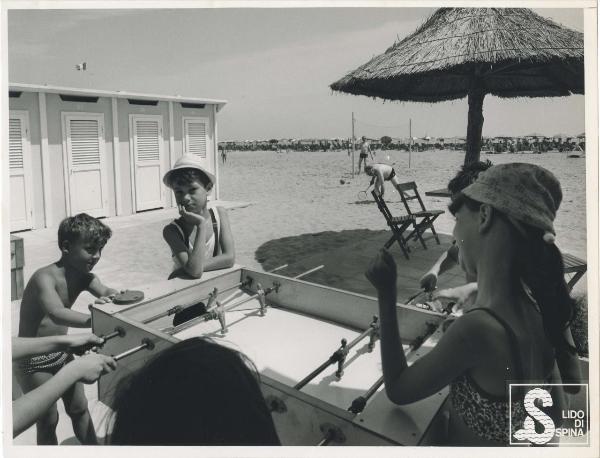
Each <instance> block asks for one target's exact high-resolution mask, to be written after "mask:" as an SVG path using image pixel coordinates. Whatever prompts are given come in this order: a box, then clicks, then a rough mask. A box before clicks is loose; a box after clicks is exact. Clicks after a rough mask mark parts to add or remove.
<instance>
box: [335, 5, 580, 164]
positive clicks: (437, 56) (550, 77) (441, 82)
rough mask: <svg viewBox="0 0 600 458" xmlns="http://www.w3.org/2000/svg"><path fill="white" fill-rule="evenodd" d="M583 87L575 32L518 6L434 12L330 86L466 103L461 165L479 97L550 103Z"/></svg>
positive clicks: (474, 153)
mask: <svg viewBox="0 0 600 458" xmlns="http://www.w3.org/2000/svg"><path fill="white" fill-rule="evenodd" d="M583 86H584V73H583V34H582V33H581V32H576V31H573V30H570V29H568V28H566V27H562V26H560V25H558V24H556V23H554V22H552V21H550V20H549V19H545V18H543V17H541V16H539V15H537V14H535V13H534V12H533V11H531V10H529V9H526V8H442V9H439V10H437V11H436V12H435V13H434V14H433V15H432V16H431V17H430V18H429V19H428V20H427V21H426V22H425V23H424V24H423V25H422V26H421V27H420V28H419V29H418V30H417V31H416V32H414V33H413V34H412V35H409V36H408V37H406V38H404V39H403V40H401V41H399V42H397V43H395V44H394V45H393V46H392V47H390V48H389V49H388V50H387V51H385V53H383V54H380V55H379V56H376V57H374V58H373V59H371V60H370V61H369V62H367V63H366V64H364V65H361V66H360V67H358V68H357V69H356V70H353V71H352V72H350V73H349V74H347V75H346V76H345V77H343V78H342V79H340V80H339V81H336V82H335V83H333V84H331V86H330V87H331V89H333V90H335V91H341V92H346V93H349V94H356V95H367V96H371V97H380V98H382V99H388V100H401V101H411V102H441V101H445V100H453V99H461V98H463V97H465V96H466V97H468V103H469V117H468V126H467V154H466V157H465V164H466V163H469V162H474V161H477V160H479V152H480V148H481V130H482V127H483V99H484V97H485V95H486V94H492V95H495V96H497V97H506V98H508V97H556V96H566V95H570V94H583V93H584V87H583Z"/></svg>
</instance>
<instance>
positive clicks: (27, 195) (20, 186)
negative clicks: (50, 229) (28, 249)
mask: <svg viewBox="0 0 600 458" xmlns="http://www.w3.org/2000/svg"><path fill="white" fill-rule="evenodd" d="M28 126H29V115H28V113H27V112H26V111H21V110H15V111H11V112H10V116H9V120H8V168H9V171H10V173H9V175H10V230H11V231H20V230H23V229H31V228H32V227H33V186H32V181H31V153H30V148H29V135H28Z"/></svg>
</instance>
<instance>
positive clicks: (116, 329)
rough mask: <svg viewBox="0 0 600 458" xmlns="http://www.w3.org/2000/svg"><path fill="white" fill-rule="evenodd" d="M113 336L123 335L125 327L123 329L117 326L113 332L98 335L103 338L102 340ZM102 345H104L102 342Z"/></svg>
mask: <svg viewBox="0 0 600 458" xmlns="http://www.w3.org/2000/svg"><path fill="white" fill-rule="evenodd" d="M115 337H125V329H123V328H122V327H121V326H117V327H116V328H115V330H114V331H113V332H111V333H108V334H106V335H103V336H100V338H101V339H103V340H104V342H106V341H107V340H110V339H114V338H115ZM102 345H104V343H103V344H102Z"/></svg>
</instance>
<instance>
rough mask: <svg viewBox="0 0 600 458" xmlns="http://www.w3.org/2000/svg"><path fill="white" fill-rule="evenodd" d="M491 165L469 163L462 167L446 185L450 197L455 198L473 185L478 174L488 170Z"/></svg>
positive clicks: (482, 162)
mask: <svg viewBox="0 0 600 458" xmlns="http://www.w3.org/2000/svg"><path fill="white" fill-rule="evenodd" d="M492 165H493V164H492V163H491V162H490V161H489V160H487V161H477V162H471V163H470V164H466V165H463V166H462V167H461V168H460V170H459V171H458V173H457V174H456V176H455V177H454V178H452V179H451V180H450V182H449V183H448V190H449V191H450V193H451V194H452V196H456V195H457V194H458V193H459V192H461V191H462V190H463V189H465V188H466V187H467V186H469V185H470V184H471V183H473V182H474V181H475V180H476V179H477V177H478V176H479V174H480V173H481V172H483V171H485V170H487V169H489V168H490V167H491V166H492Z"/></svg>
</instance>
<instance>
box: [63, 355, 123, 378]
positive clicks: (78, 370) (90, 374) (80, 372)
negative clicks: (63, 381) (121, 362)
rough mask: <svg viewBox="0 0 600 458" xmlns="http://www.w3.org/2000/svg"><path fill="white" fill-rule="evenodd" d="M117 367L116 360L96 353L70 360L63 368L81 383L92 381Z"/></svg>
mask: <svg viewBox="0 0 600 458" xmlns="http://www.w3.org/2000/svg"><path fill="white" fill-rule="evenodd" d="M116 368H117V362H116V361H115V360H114V358H112V357H110V356H106V355H101V354H98V353H90V354H89V355H85V356H82V357H80V358H77V359H76V360H75V361H72V362H70V363H69V364H67V365H66V366H65V368H64V370H65V371H67V372H68V373H70V374H71V375H72V376H73V377H74V378H75V379H76V380H77V381H81V382H83V383H87V384H90V383H94V382H95V381H96V380H98V379H99V378H100V376H101V375H103V374H107V373H109V372H112V371H114V370H115V369H116Z"/></svg>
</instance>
